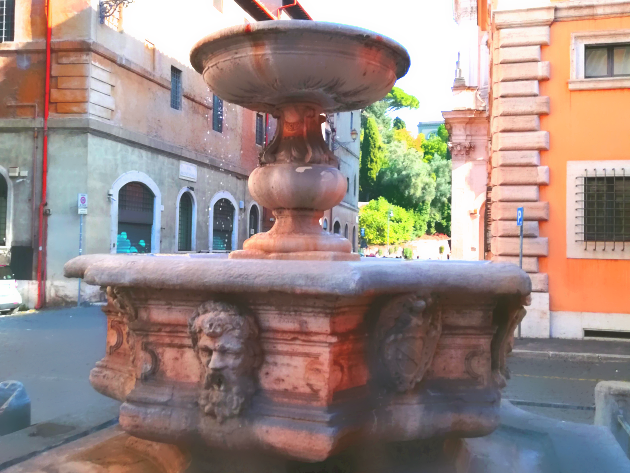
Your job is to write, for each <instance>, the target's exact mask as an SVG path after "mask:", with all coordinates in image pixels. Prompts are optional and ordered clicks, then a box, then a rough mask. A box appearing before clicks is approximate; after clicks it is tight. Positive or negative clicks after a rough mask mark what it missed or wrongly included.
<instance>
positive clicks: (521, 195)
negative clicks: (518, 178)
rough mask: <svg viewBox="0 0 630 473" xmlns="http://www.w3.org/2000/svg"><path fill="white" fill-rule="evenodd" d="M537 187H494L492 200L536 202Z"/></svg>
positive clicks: (537, 195)
mask: <svg viewBox="0 0 630 473" xmlns="http://www.w3.org/2000/svg"><path fill="white" fill-rule="evenodd" d="M538 197H539V192H538V186H504V185H501V186H495V187H493V188H492V200H493V201H499V202H537V201H538Z"/></svg>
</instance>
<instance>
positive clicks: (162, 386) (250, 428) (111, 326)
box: [66, 255, 530, 462]
mask: <svg viewBox="0 0 630 473" xmlns="http://www.w3.org/2000/svg"><path fill="white" fill-rule="evenodd" d="M66 275H67V276H74V277H83V278H84V279H85V281H86V282H87V283H89V284H96V285H100V286H103V287H107V288H108V289H107V294H108V304H107V306H106V307H105V309H104V310H105V313H106V314H107V316H108V321H109V322H108V338H107V352H106V353H107V354H106V356H105V358H104V359H103V361H101V362H100V363H99V364H98V366H97V367H96V368H95V369H94V370H93V372H92V376H91V381H92V383H93V385H94V387H95V388H96V389H97V390H98V391H99V392H101V393H103V394H105V395H108V396H110V397H113V398H116V399H119V400H120V401H123V402H124V404H123V405H122V407H121V409H120V425H121V426H122V428H123V429H124V430H125V431H127V432H128V433H130V434H131V435H133V436H136V437H140V438H143V439H147V440H156V441H160V442H165V443H173V444H180V445H187V446H190V447H195V446H202V445H207V446H208V447H213V448H219V449H226V450H229V451H232V452H238V451H244V450H247V451H260V452H266V453H267V454H272V455H279V456H282V457H285V458H289V459H295V460H299V461H305V462H318V461H324V460H326V459H327V458H329V457H330V456H332V455H335V454H338V453H340V452H342V451H343V450H345V449H346V448H348V447H350V446H352V445H363V444H370V443H379V442H383V441H387V442H397V441H408V440H422V439H432V438H441V437H447V436H451V437H452V436H455V437H476V436H483V435H487V434H489V433H490V432H492V431H493V430H494V429H495V428H496V427H497V425H498V424H497V423H498V409H499V402H500V398H501V396H500V388H501V387H502V386H503V385H504V370H505V355H506V352H507V350H508V349H509V345H510V340H511V334H512V333H513V331H514V327H515V326H516V324H517V323H518V321H519V320H520V319H521V318H522V317H523V315H524V310H523V309H522V306H523V304H524V303H525V302H526V298H527V295H528V294H529V292H530V281H529V278H528V277H527V276H526V274H525V273H523V272H522V271H521V270H519V269H518V268H516V267H515V266H513V265H502V264H489V263H477V264H472V263H456V262H445V263H437V262H408V263H401V262H399V261H392V262H376V263H367V262H361V263H353V262H318V261H312V262H308V263H305V262H300V261H277V262H274V264H273V265H271V264H270V263H269V262H265V261H259V260H248V261H240V260H216V259H211V258H203V257H202V258H200V257H196V258H189V257H177V256H161V257H156V256H150V255H148V256H140V255H138V256H114V255H112V256H96V257H90V256H84V257H79V258H76V259H74V260H72V261H70V262H69V263H68V264H67V265H66Z"/></svg>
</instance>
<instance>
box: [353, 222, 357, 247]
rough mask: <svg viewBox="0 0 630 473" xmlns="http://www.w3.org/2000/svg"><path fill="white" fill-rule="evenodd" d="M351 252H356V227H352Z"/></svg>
mask: <svg viewBox="0 0 630 473" xmlns="http://www.w3.org/2000/svg"><path fill="white" fill-rule="evenodd" d="M352 252H353V253H356V252H357V227H352Z"/></svg>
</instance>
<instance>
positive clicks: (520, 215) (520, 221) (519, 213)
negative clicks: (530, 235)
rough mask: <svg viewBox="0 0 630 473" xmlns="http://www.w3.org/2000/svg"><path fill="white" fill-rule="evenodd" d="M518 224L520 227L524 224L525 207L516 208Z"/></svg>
mask: <svg viewBox="0 0 630 473" xmlns="http://www.w3.org/2000/svg"><path fill="white" fill-rule="evenodd" d="M516 225H518V226H519V227H522V226H523V207H519V208H517V209H516Z"/></svg>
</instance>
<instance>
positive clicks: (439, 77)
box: [300, 0, 458, 135]
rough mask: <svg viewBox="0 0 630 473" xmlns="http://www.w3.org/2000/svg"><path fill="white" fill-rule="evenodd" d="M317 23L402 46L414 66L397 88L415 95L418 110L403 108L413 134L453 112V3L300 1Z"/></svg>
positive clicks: (433, 0)
mask: <svg viewBox="0 0 630 473" xmlns="http://www.w3.org/2000/svg"><path fill="white" fill-rule="evenodd" d="M300 3H301V4H302V5H303V6H304V9H305V10H306V11H308V12H309V14H310V15H311V17H312V18H313V19H314V20H319V21H332V22H336V23H345V24H348V25H353V26H360V27H361V28H366V29H369V30H373V31H375V32H377V33H379V34H382V35H384V36H389V37H390V38H392V39H394V40H396V41H398V42H399V43H400V44H402V45H403V46H404V47H405V48H407V51H409V56H410V57H411V68H410V69H409V72H408V73H407V75H406V76H405V77H403V78H402V79H400V80H399V81H398V82H397V84H396V85H397V86H398V87H401V88H402V89H404V91H405V92H407V93H409V94H412V95H415V96H416V97H417V98H418V100H419V101H420V108H419V109H418V110H400V111H398V112H395V114H394V116H400V118H402V119H403V120H405V123H406V124H407V129H408V130H409V131H410V132H412V133H413V134H414V135H415V134H416V133H417V132H418V128H417V124H418V122H420V121H433V120H443V118H442V114H441V112H442V111H443V110H449V109H450V103H451V97H452V92H451V87H452V86H453V79H454V77H455V62H456V61H457V35H458V32H457V25H456V23H455V21H454V20H453V2H452V1H451V0H385V1H383V0H300Z"/></svg>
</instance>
